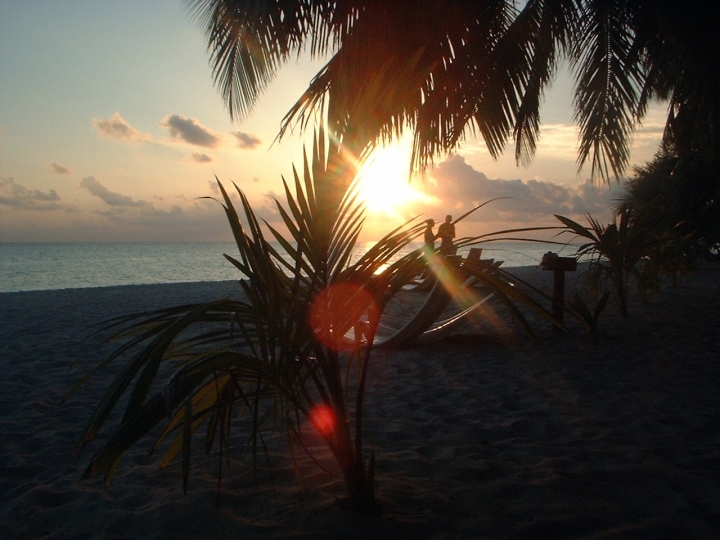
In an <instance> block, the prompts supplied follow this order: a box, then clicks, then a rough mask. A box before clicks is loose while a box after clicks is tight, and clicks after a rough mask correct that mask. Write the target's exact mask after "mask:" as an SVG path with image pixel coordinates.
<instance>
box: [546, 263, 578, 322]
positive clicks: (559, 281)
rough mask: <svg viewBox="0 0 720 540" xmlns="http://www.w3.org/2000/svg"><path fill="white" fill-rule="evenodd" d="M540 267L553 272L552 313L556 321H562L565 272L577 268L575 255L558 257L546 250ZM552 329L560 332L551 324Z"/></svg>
mask: <svg viewBox="0 0 720 540" xmlns="http://www.w3.org/2000/svg"><path fill="white" fill-rule="evenodd" d="M540 268H541V269H543V270H552V273H553V308H552V313H553V317H555V318H556V319H557V320H558V321H560V322H563V318H564V316H565V309H564V306H565V272H574V271H575V270H577V260H576V259H575V257H558V255H557V253H553V252H552V251H548V252H547V253H546V254H545V255H543V258H542V260H541V261H540ZM553 330H554V331H556V332H562V330H561V329H560V328H558V327H557V326H555V325H554V324H553Z"/></svg>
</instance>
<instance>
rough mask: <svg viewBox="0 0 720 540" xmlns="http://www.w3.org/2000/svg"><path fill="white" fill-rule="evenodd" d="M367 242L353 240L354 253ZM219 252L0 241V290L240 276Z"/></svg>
mask: <svg viewBox="0 0 720 540" xmlns="http://www.w3.org/2000/svg"><path fill="white" fill-rule="evenodd" d="M369 245H371V244H359V245H358V248H357V249H358V253H361V252H362V251H363V250H365V249H367V247H368V246H369ZM413 247H415V246H413ZM482 247H483V249H484V251H483V258H494V259H498V260H503V261H505V264H504V267H512V266H531V265H535V264H538V263H539V261H540V258H541V257H542V254H543V253H545V252H546V251H548V249H552V250H553V251H557V249H556V247H552V248H549V246H547V245H543V244H537V243H530V242H527V243H525V242H517V243H492V244H486V245H484V246H482ZM566 251H568V253H564V252H563V254H564V255H572V254H573V253H574V250H573V249H570V248H566ZM223 253H227V254H229V255H235V254H237V248H236V246H235V244H233V243H27V244H26V243H7V244H3V243H0V292H14V291H36V290H48V289H68V288H82V287H106V286H112V285H140V284H151V283H176V282H190V281H223V280H230V279H240V278H241V277H242V276H241V275H240V273H239V272H238V271H237V270H236V269H235V267H234V266H232V265H231V264H230V263H229V262H228V261H227V260H226V259H225V258H224V257H223Z"/></svg>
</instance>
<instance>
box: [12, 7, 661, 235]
mask: <svg viewBox="0 0 720 540" xmlns="http://www.w3.org/2000/svg"><path fill="white" fill-rule="evenodd" d="M208 60H209V56H208V54H207V39H206V37H205V35H204V33H203V30H202V29H201V28H200V26H199V23H198V22H197V20H196V19H194V18H193V17H192V16H191V13H190V12H189V11H188V9H187V8H186V5H185V2H183V0H154V1H153V2H143V1H140V0H126V1H123V2H117V1H109V0H105V1H95V2H89V1H81V0H64V1H63V2H54V1H51V0H35V1H33V2H17V1H13V0H0V242H37V241H53V242H65V241H76V242H83V241H145V240H147V241H221V240H228V239H230V238H231V234H230V229H229V227H228V226H227V223H226V221H225V217H224V213H223V212H222V208H221V207H220V205H219V204H218V203H217V202H216V201H213V200H212V199H208V198H204V197H214V196H217V195H218V191H217V186H216V185H215V178H216V177H217V178H218V179H220V180H221V181H222V182H223V183H224V184H225V185H230V183H231V182H235V183H237V185H238V186H239V187H240V188H241V189H242V190H243V191H244V192H245V193H246V194H247V196H248V198H249V199H250V201H251V203H252V204H253V206H254V207H255V209H256V210H257V211H258V213H259V214H260V215H262V216H264V217H265V218H266V219H268V220H269V221H271V222H273V221H274V220H275V219H277V213H276V211H275V210H274V207H273V204H272V197H273V196H279V194H281V193H282V192H283V189H282V183H281V178H282V177H283V176H285V177H286V178H289V177H291V175H292V166H293V164H295V165H297V166H298V167H301V165H302V148H303V143H304V142H307V141H309V140H310V137H309V135H308V134H305V135H301V134H298V133H295V134H291V135H290V136H288V137H286V138H284V139H283V140H282V141H280V142H278V141H275V138H276V135H277V132H278V129H279V126H280V122H281V120H282V117H283V116H284V114H285V113H286V112H287V111H288V109H289V108H290V107H291V105H292V104H293V103H294V101H295V100H296V99H297V98H298V97H299V96H300V94H301V92H302V91H303V90H304V89H305V87H306V86H307V84H308V82H309V81H310V79H311V78H312V76H313V75H314V74H315V73H316V72H317V70H318V69H319V68H320V67H321V66H322V61H320V60H315V61H312V60H310V59H309V58H307V57H302V58H301V59H300V60H299V61H297V62H296V61H291V62H290V63H288V64H287V65H286V66H285V67H284V68H283V69H282V71H281V72H280V74H279V76H278V78H277V79H276V80H275V81H274V82H273V83H272V84H271V85H270V87H269V88H268V90H267V91H266V92H265V94H263V96H262V97H261V99H260V101H259V102H258V104H257V106H256V108H255V111H254V113H253V114H252V115H251V116H250V118H248V119H245V120H243V121H242V122H239V121H236V122H234V123H233V122H231V120H230V117H229V115H228V113H227V110H226V108H225V107H224V105H223V101H222V98H221V96H220V94H219V92H218V91H217V90H216V88H215V87H214V85H213V80H212V71H211V68H210V66H209V63H208ZM572 112H573V110H572V82H571V81H570V78H569V76H568V75H567V72H566V71H563V72H561V74H560V76H559V77H558V79H557V81H556V82H555V84H554V86H553V88H552V89H551V91H550V92H548V93H547V95H546V100H545V103H544V106H543V109H542V110H541V119H542V125H541V138H540V143H539V145H538V150H537V154H536V157H535V159H534V161H533V163H532V164H531V165H530V166H528V167H517V166H516V164H515V160H514V156H513V154H514V151H513V148H512V145H509V146H508V147H507V148H506V150H505V154H504V155H503V156H502V157H501V158H500V159H499V160H497V161H495V160H493V159H492V158H491V157H490V155H489V153H488V152H487V150H486V148H485V147H484V145H483V144H482V142H481V141H476V140H474V139H473V138H472V137H471V136H469V137H468V139H467V141H466V142H465V143H464V144H463V146H462V147H461V148H460V150H459V151H458V152H457V153H456V154H454V155H451V156H448V157H447V158H446V159H439V160H437V161H436V166H435V168H434V169H432V170H429V171H428V172H427V173H426V174H425V177H424V178H413V179H412V180H411V182H410V183H408V179H407V174H406V170H407V163H408V161H409V153H410V152H409V147H408V146H409V145H408V142H409V141H408V140H404V141H400V142H399V143H398V144H396V145H394V146H393V147H391V148H390V149H385V150H384V151H382V152H379V153H378V155H377V157H376V159H375V160H374V164H371V166H370V167H371V168H370V169H369V171H368V173H367V175H368V179H369V180H370V179H371V178H375V179H376V184H377V187H376V188H375V190H376V192H377V193H378V194H379V195H376V198H375V202H374V204H369V210H368V214H367V219H366V227H365V235H364V239H365V240H372V239H376V238H378V237H379V236H380V235H382V234H383V233H385V232H388V231H389V230H390V229H391V228H392V227H393V226H395V225H396V224H399V223H401V222H402V221H404V220H406V219H410V218H412V217H415V216H420V218H421V219H425V218H427V217H432V218H434V219H435V220H436V221H441V220H442V218H443V217H444V215H445V214H447V213H451V214H454V215H456V216H457V215H460V214H462V213H464V212H465V211H467V210H469V209H470V208H472V206H474V205H477V204H480V203H482V202H483V201H486V200H488V199H490V198H494V197H512V198H508V199H503V200H500V201H496V202H495V203H493V204H491V205H488V206H487V207H485V208H483V209H482V210H480V211H478V212H476V213H475V214H473V216H472V217H471V218H468V219H467V220H465V221H464V222H463V223H461V224H460V225H459V226H458V229H459V230H458V232H459V234H460V235H463V236H465V235H468V236H471V235H472V236H474V235H478V234H483V233H486V232H489V231H491V230H499V229H506V228H511V227H520V226H539V225H547V224H555V223H554V219H553V217H552V216H553V214H555V213H561V214H565V215H569V216H574V217H576V218H582V215H583V214H584V213H585V212H590V213H592V214H593V215H595V216H597V217H600V218H601V219H604V220H607V219H609V215H610V213H609V208H610V204H611V200H612V198H613V197H614V196H615V193H616V192H617V190H618V186H617V185H614V187H613V188H612V189H609V188H608V187H607V186H604V185H598V186H597V187H596V186H593V185H591V183H590V181H589V179H588V172H587V171H581V172H580V173H579V174H578V172H577V167H576V163H575V161H576V148H577V130H576V128H575V126H574V124H573V121H572V117H573V114H572ZM665 114H666V109H665V106H664V104H654V105H653V107H651V109H650V111H649V113H648V114H647V116H646V117H645V119H644V122H643V126H642V128H641V129H640V130H638V132H637V133H636V134H635V137H634V140H633V146H632V154H631V164H633V165H642V164H644V163H645V162H646V161H648V160H650V159H652V156H653V155H654V154H655V152H656V151H657V147H658V144H659V141H660V138H661V135H662V129H663V126H664V121H665ZM631 172H632V168H631V167H630V168H628V173H631ZM391 185H395V186H396V187H395V188H392V189H390V187H389V186H391ZM400 201H405V202H404V204H399V202H400ZM370 202H372V201H369V203H370ZM389 202H394V203H395V204H389Z"/></svg>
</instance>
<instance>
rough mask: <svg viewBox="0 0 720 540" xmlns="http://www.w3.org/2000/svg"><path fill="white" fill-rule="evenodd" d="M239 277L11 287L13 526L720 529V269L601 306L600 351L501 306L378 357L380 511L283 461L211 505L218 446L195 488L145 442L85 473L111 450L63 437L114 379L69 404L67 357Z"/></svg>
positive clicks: (195, 477)
mask: <svg viewBox="0 0 720 540" xmlns="http://www.w3.org/2000/svg"><path fill="white" fill-rule="evenodd" d="M518 272H523V275H527V276H529V279H532V280H533V281H536V282H537V283H542V284H543V285H547V284H549V282H550V281H551V278H550V275H549V274H546V273H542V272H540V271H537V270H536V269H523V270H518ZM569 281H570V283H569V285H572V283H571V281H572V280H571V279H570V280H569ZM234 290H235V285H234V284H233V283H232V282H223V283H206V284H199V283H196V284H173V285H160V286H137V287H112V288H103V289H79V290H66V291H41V292H28V293H5V294H0V369H1V370H2V371H1V372H0V373H2V387H1V389H0V538H3V539H15V538H54V539H55V538H57V539H60V538H62V539H69V538H181V539H182V538H210V537H212V538H286V537H294V538H371V539H380V538H393V539H400V538H528V539H536V538H549V539H565V538H567V539H570V538H586V539H590V538H592V539H601V538H602V539H605V538H708V539H709V538H720V332H719V331H718V324H717V320H718V315H720V266H718V265H712V264H706V265H703V266H702V267H701V268H700V269H698V271H697V272H696V273H695V275H694V276H691V277H689V278H687V279H686V280H684V281H683V282H682V283H681V284H680V285H679V286H678V287H675V288H668V289H666V290H664V291H663V292H662V293H661V294H660V295H659V296H652V297H650V298H649V299H648V301H647V303H645V304H641V303H639V301H638V300H637V299H633V302H632V304H631V318H630V319H627V320H621V319H620V318H619V317H618V316H617V309H616V308H615V306H613V305H610V306H608V308H607V310H606V312H605V313H604V314H603V317H602V318H601V321H600V343H599V344H598V345H592V344H591V342H590V340H589V339H588V338H587V336H586V335H584V334H583V333H582V332H581V331H580V330H579V329H578V328H576V330H577V331H578V335H579V336H580V337H581V338H582V340H583V343H584V344H585V346H586V349H585V351H581V350H580V349H579V348H578V347H577V346H576V345H575V343H574V342H573V340H572V339H570V338H569V337H567V336H564V335H558V334H557V333H553V332H551V331H550V330H549V329H548V328H547V325H546V324H544V323H536V324H535V328H536V330H537V333H538V339H539V342H538V343H537V344H533V343H530V342H529V341H528V340H527V339H525V338H524V337H522V336H521V334H519V333H518V332H517V330H516V329H515V327H514V326H513V325H512V324H511V323H509V322H508V320H507V317H506V316H505V315H503V314H502V312H498V313H499V314H495V313H492V312H491V310H490V308H488V310H486V311H485V312H484V313H483V314H482V317H481V321H480V322H478V323H477V324H475V325H472V329H471V330H470V329H468V331H467V333H465V334H463V335H459V336H455V337H453V338H451V339H448V340H445V341H442V342H440V343H437V344H435V345H432V346H426V347H423V348H407V349H403V350H388V351H377V352H376V353H375V357H374V358H375V360H374V363H373V365H372V367H371V373H370V376H371V381H370V386H369V389H368V398H367V422H366V428H367V442H368V448H369V449H373V450H374V451H375V455H376V459H377V468H378V471H377V478H376V486H377V491H378V495H379V497H380V498H381V499H382V501H383V503H384V508H385V512H384V514H383V515H382V516H380V517H371V518H368V517H363V516H356V515H352V514H348V513H346V512H343V511H341V510H339V509H338V508H336V507H335V506H334V504H333V497H334V496H335V495H342V485H341V483H340V482H339V481H338V480H337V479H335V478H333V477H331V476H329V475H327V474H325V473H322V472H317V471H313V470H312V469H310V468H309V467H308V468H307V470H308V471H311V472H312V475H311V476H310V477H309V478H308V479H307V482H306V490H305V491H299V490H298V488H297V484H296V483H295V482H294V480H293V476H292V473H291V472H290V470H289V469H288V470H287V471H286V472H282V471H281V472H280V473H278V474H276V476H275V489H274V490H273V489H272V488H271V487H270V484H269V483H265V484H263V485H264V486H267V487H263V488H261V492H260V493H259V494H258V495H257V496H256V495H255V490H254V488H253V483H252V480H251V479H250V478H249V477H248V475H246V474H243V472H244V471H243V470H242V469H241V468H240V467H239V466H235V467H234V468H233V471H232V477H231V478H229V479H227V480H225V481H224V482H223V489H222V499H221V506H220V509H219V510H216V509H215V481H214V478H213V476H212V474H211V473H212V471H213V464H214V463H216V461H217V456H216V455H211V456H210V457H204V456H199V457H197V458H196V459H195V461H194V463H193V473H192V476H191V479H190V483H189V486H188V493H187V495H185V496H183V494H182V483H181V480H180V476H179V470H178V469H179V466H178V465H177V464H176V465H174V466H171V467H169V468H168V469H166V470H164V471H158V466H157V457H155V456H153V457H150V458H148V457H147V455H146V454H147V449H148V446H147V445H145V446H143V445H140V446H138V447H136V448H134V449H133V450H132V451H131V452H130V453H129V455H128V456H127V457H126V459H125V460H124V461H123V464H122V466H121V469H120V471H119V473H118V476H117V477H116V479H115V480H114V482H113V483H112V484H111V486H110V487H109V488H105V487H104V486H103V485H102V479H101V478H93V479H91V480H88V481H81V480H80V476H81V474H82V471H83V470H84V467H85V466H86V465H87V462H88V459H89V457H90V455H91V452H93V451H94V450H95V449H97V447H98V445H97V444H93V445H91V447H90V448H89V449H88V450H86V452H85V453H83V454H82V455H81V456H79V457H77V456H75V457H70V451H71V450H72V448H73V446H74V444H75V441H76V440H77V437H78V435H79V434H80V432H81V430H82V428H83V426H84V423H85V422H86V421H87V419H88V418H89V415H90V412H91V411H92V407H93V405H94V404H95V402H96V401H97V399H98V396H99V395H100V392H101V391H102V388H103V386H104V385H105V384H107V382H108V379H107V378H104V379H103V378H99V379H94V380H93V381H91V382H90V383H89V384H88V386H87V388H85V389H84V390H82V391H81V392H80V393H79V394H78V395H77V397H76V398H73V399H72V400H71V401H70V402H69V403H67V404H65V405H64V406H60V401H61V399H62V397H63V396H64V394H65V393H66V391H67V390H68V389H69V388H70V386H71V385H72V384H73V383H74V382H75V381H76V380H77V379H78V377H79V376H80V375H81V374H82V373H84V372H85V370H86V369H87V367H88V366H90V365H93V363H94V362H96V361H97V360H98V359H99V358H100V356H99V354H100V353H101V352H103V351H98V352H97V353H95V354H89V355H86V356H84V357H82V359H81V360H79V361H78V362H77V363H76V364H73V362H74V361H75V360H77V359H78V358H80V357H81V356H82V354H83V353H86V352H87V351H88V349H87V346H86V343H88V342H83V341H82V338H83V337H84V336H85V335H86V331H85V329H86V326H87V325H88V324H89V323H92V322H96V321H99V320H102V319H104V318H107V317H109V316H112V315H115V314H119V313H124V312H132V311H137V310H140V309H151V308H155V307H162V306H167V305H174V304H178V303H182V302H186V301H187V302H194V301H198V300H209V299H213V298H217V297H219V296H225V295H227V294H232V291H234ZM277 459H278V461H279V462H280V463H282V462H283V461H284V460H286V459H287V456H284V455H280V456H278V457H277ZM304 466H307V463H305V464H304ZM225 477H226V478H227V473H226V475H225Z"/></svg>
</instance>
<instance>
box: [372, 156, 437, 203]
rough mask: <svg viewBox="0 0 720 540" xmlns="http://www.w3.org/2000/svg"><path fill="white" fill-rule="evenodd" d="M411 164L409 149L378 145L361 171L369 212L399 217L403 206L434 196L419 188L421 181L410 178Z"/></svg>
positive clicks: (424, 200)
mask: <svg viewBox="0 0 720 540" xmlns="http://www.w3.org/2000/svg"><path fill="white" fill-rule="evenodd" d="M409 167H410V152H409V150H405V149H403V148H398V147H391V148H378V149H377V150H375V152H373V154H372V155H371V156H370V157H369V159H368V161H367V163H365V164H364V165H363V167H362V168H361V169H360V173H359V177H360V197H361V198H362V199H363V200H364V201H365V204H366V206H367V209H368V211H369V212H371V213H374V214H384V215H386V216H388V217H398V216H399V215H400V214H401V212H400V209H401V208H402V207H405V206H408V205H410V204H412V203H414V202H426V203H427V202H430V201H431V200H432V197H430V196H429V195H427V194H426V193H423V192H422V191H420V189H421V188H422V186H421V183H420V182H419V181H415V182H411V181H410V178H409V176H408V172H409ZM416 187H418V188H419V189H416Z"/></svg>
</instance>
